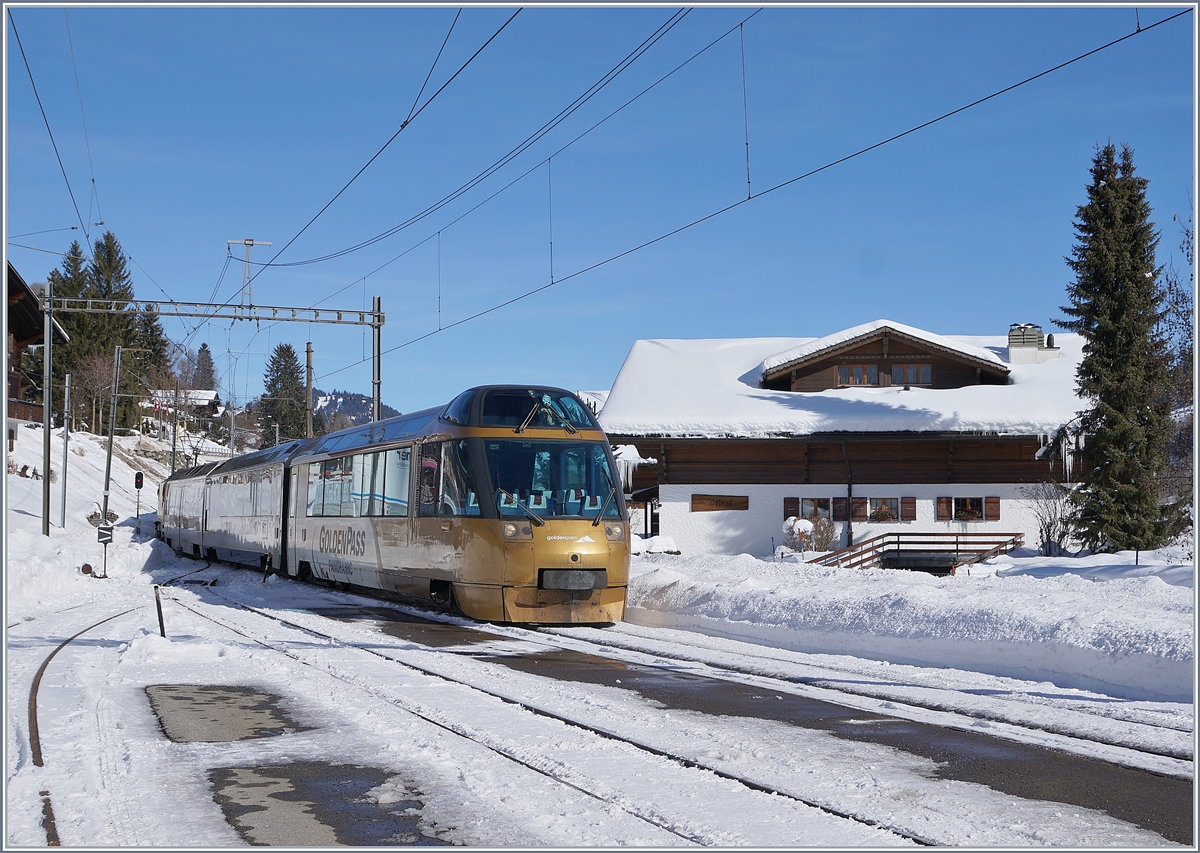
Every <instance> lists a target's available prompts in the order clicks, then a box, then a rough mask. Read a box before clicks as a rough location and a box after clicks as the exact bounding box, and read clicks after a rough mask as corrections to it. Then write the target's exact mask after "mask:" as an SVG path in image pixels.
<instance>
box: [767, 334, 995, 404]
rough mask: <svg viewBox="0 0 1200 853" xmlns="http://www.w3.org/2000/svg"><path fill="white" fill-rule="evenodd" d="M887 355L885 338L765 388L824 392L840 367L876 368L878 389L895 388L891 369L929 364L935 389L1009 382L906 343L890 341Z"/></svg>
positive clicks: (770, 382) (777, 378) (835, 379)
mask: <svg viewBox="0 0 1200 853" xmlns="http://www.w3.org/2000/svg"><path fill="white" fill-rule="evenodd" d="M887 344H888V345H887V354H886V355H885V354H884V345H883V338H882V337H879V338H876V339H874V340H870V341H867V342H865V343H863V344H861V345H859V346H857V347H853V348H851V349H846V350H843V351H841V352H839V353H837V354H835V355H831V356H830V357H828V358H825V359H821V360H820V361H815V362H813V363H811V364H805V365H802V366H801V367H800V368H798V369H797V370H795V371H794V373H795V376H794V378H793V377H792V375H791V372H789V373H786V374H783V375H779V376H775V377H774V378H773V379H771V380H768V381H765V382H764V383H763V385H764V387H766V388H773V389H775V390H780V391H824V390H826V389H829V388H837V387H838V370H837V369H838V365H842V364H850V365H854V364H862V365H867V364H873V365H876V366H877V367H878V368H879V385H880V386H881V387H887V386H890V385H891V384H892V365H893V364H895V363H900V364H929V365H931V366H932V373H933V375H932V380H933V384H932V386H930V387H933V388H963V387H965V386H968V385H979V384H984V385H989V384H1001V385H1002V384H1005V383H1006V382H1007V381H1008V379H1007V377H1006V376H1003V375H1000V374H999V373H991V372H989V371H987V370H982V371H980V370H978V369H977V368H976V367H975V366H974V365H972V364H968V363H966V362H964V361H959V360H956V359H954V358H951V357H948V356H945V355H941V354H939V353H932V352H930V351H929V350H927V349H921V348H919V347H917V346H914V345H913V344H910V343H908V342H907V341H902V340H897V339H896V338H889V339H888V342H887Z"/></svg>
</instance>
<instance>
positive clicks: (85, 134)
mask: <svg viewBox="0 0 1200 853" xmlns="http://www.w3.org/2000/svg"><path fill="white" fill-rule="evenodd" d="M63 23H64V24H66V27H67V46H68V47H69V48H70V50H71V70H72V71H73V72H75V95H76V96H77V97H78V98H79V120H80V122H81V123H82V124H83V144H84V147H85V148H86V149H87V157H88V171H89V172H90V173H91V176H92V194H91V197H89V198H88V221H89V222H91V220H92V206H91V205H92V201H93V199H94V200H95V202H96V216H97V217H98V218H99V220H100V221H99V222H97V223H96V224H97V225H103V224H104V212H103V211H102V210H101V209H100V190H99V189H98V188H97V187H96V167H95V166H94V165H93V164H92V143H91V141H90V140H89V139H88V132H87V118H86V117H85V116H84V114H83V90H82V89H81V88H80V86H79V68H78V66H76V64H75V43H74V41H73V40H72V38H71V22H70V20H68V19H67V10H66V9H63ZM83 235H84V236H85V237H87V238H88V239H89V240H90V239H91V235H90V234H88V232H87V231H86V230H85V231H84V232H83Z"/></svg>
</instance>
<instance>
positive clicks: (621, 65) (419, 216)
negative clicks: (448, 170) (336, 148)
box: [266, 9, 691, 267]
mask: <svg viewBox="0 0 1200 853" xmlns="http://www.w3.org/2000/svg"><path fill="white" fill-rule="evenodd" d="M689 12H691V9H680V10H678V11H676V12H675V13H674V14H673V15H672V16H671V17H670V18H668V19H667V21H665V22H664V23H663V24H662V25H660V26H659V28H658V29H657V30H655V31H654V32H653V33H651V34H650V35H649V36H647V37H646V39H645V40H644V41H643V42H642V43H641V44H639V45H638V46H637V47H636V48H634V49H633V50H632V51H631V52H630V53H629V54H627V55H626V56H625V58H623V59H622V60H621V61H620V62H618V63H617V64H616V65H615V66H614V67H613V68H611V69H610V70H609V71H607V72H606V73H605V74H604V75H603V76H602V77H601V78H600V79H599V80H597V81H596V82H595V83H593V84H592V85H591V86H590V87H588V89H587V90H585V91H584V92H583V94H581V95H579V96H578V97H577V98H576V99H575V100H574V101H572V102H571V103H570V104H568V105H567V106H566V107H563V109H562V110H560V111H559V113H558V114H557V115H555V116H554V117H553V118H551V119H549V120H548V121H547V122H546V123H545V124H543V125H542V126H541V127H540V128H538V129H537V130H536V131H534V132H533V133H532V134H530V135H529V136H528V137H526V139H525V140H524V141H523V142H521V143H520V144H518V145H517V146H516V147H514V148H512V149H511V150H510V151H509V152H508V153H507V154H505V155H504V156H502V157H500V158H499V159H498V160H496V161H495V162H494V163H492V164H491V165H490V166H488V167H487V168H486V169H484V170H483V171H481V172H480V173H479V174H477V175H475V177H473V178H471V179H470V180H468V181H467V182H466V183H464V184H463V185H462V186H460V187H459V188H458V189H456V190H454V191H453V192H451V193H449V194H448V195H446V196H444V197H443V198H442V199H440V200H439V201H436V202H434V203H433V204H431V205H429V206H428V207H426V208H425V209H424V210H422V211H420V212H419V213H416V214H414V215H413V216H411V217H409V218H408V219H406V220H405V221H403V222H401V223H400V224H399V225H396V226H393V227H392V228H389V229H388V230H387V231H384V232H381V233H379V234H376V235H375V236H373V237H370V238H368V239H366V240H363V241H361V242H359V243H356V244H354V245H353V246H348V247H347V248H345V249H340V250H338V251H336V252H330V253H328V254H325V255H321V256H319V257H315V258H306V259H304V260H299V261H288V262H287V263H278V264H277V263H275V262H274V258H272V259H271V261H269V262H268V263H267V264H266V265H269V266H277V267H295V266H305V265H307V264H316V263H323V262H324V261H329V260H333V259H334V258H340V257H342V256H343V255H348V254H350V253H352V252H357V251H359V250H360V249H365V248H366V247H368V246H372V245H374V244H375V243H378V242H379V241H380V240H385V239H387V238H388V237H391V236H393V235H395V234H398V233H399V232H401V231H403V230H404V229H406V228H409V227H411V226H412V225H415V224H416V223H417V222H420V221H421V220H423V219H425V218H426V217H428V216H430V215H431V214H433V213H435V212H437V211H438V210H441V209H442V208H443V207H445V206H446V205H447V204H450V203H451V202H452V201H455V200H456V199H458V198H459V197H461V196H462V195H464V194H465V193H467V192H469V191H470V190H472V189H474V188H475V187H476V186H478V185H479V184H480V183H482V182H483V181H485V180H486V179H487V178H489V177H491V176H492V175H493V174H495V173H496V172H497V171H499V170H500V169H502V168H503V167H504V166H506V165H508V164H509V163H510V162H512V161H513V160H514V159H516V158H517V157H518V156H520V155H521V154H523V153H524V152H525V151H527V150H528V149H529V148H530V147H531V146H533V145H534V144H535V143H537V142H538V141H539V140H540V139H542V138H543V137H544V136H545V135H546V134H547V133H549V132H550V131H551V130H553V129H554V128H556V127H558V125H560V124H562V122H563V121H565V120H566V119H567V118H568V117H570V116H571V115H572V114H573V113H574V112H575V111H576V110H578V109H579V108H580V107H582V106H583V105H584V104H586V103H587V102H588V101H590V100H591V99H592V98H593V97H595V95H597V94H598V93H599V92H600V91H601V90H603V89H604V88H605V87H606V86H607V85H608V84H609V83H611V82H612V81H613V80H614V79H616V77H617V76H619V75H620V74H621V73H622V72H623V71H624V70H625V69H626V68H628V67H629V66H630V65H632V64H633V63H634V62H635V61H636V60H637V59H638V58H640V57H641V56H642V55H643V54H644V53H645V52H646V51H648V50H649V49H650V48H651V47H653V46H654V44H655V43H656V42H658V41H659V39H661V38H662V37H663V36H665V35H666V34H667V33H668V32H670V31H671V30H672V29H673V28H674V27H675V25H676V24H678V23H679V22H680V21H681V20H683V18H684V17H686V16H687V15H688V13H689ZM541 163H542V161H539V162H538V166H537V167H535V168H538V167H540V166H541ZM277 257H278V256H277Z"/></svg>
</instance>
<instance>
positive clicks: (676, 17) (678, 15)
mask: <svg viewBox="0 0 1200 853" xmlns="http://www.w3.org/2000/svg"><path fill="white" fill-rule="evenodd" d="M517 11H518V12H519V11H520V9H518V10H517ZM690 11H691V10H690V9H681V10H678V11H677V12H675V13H674V14H673V15H672V16H671V18H669V19H668V20H667V21H666V22H665V23H663V24H662V25H660V26H659V28H658V29H657V30H655V31H654V32H653V33H652V34H651V35H650V36H648V37H647V38H646V39H645V40H644V41H643V42H642V43H641V44H640V45H639V46H638V47H637V48H635V49H634V51H632V52H631V53H630V54H629V55H627V56H626V57H625V58H624V59H623V60H622V61H621V62H620V63H618V64H617V66H616V67H614V68H613V69H612V70H610V71H609V72H608V73H607V74H606V75H605V76H604V77H602V78H601V79H600V80H599V81H597V83H595V84H593V86H592V87H590V88H589V89H588V90H587V91H585V92H584V94H583V95H580V96H579V98H577V99H576V101H574V102H572V104H570V105H568V107H566V108H564V110H562V111H561V112H560V113H559V116H556V119H557V120H558V121H555V120H554V119H552V120H551V121H552V122H554V124H551V123H549V122H548V123H547V125H544V126H543V128H541V129H540V135H536V136H535V137H531V138H530V140H527V143H528V144H527V145H525V147H526V148H527V147H528V145H531V144H533V142H536V141H537V139H540V138H541V136H544V135H545V133H546V132H548V131H549V130H550V129H552V128H553V126H557V124H558V123H561V120H562V119H565V118H566V117H567V116H569V115H570V114H571V113H572V112H574V111H575V110H576V109H578V108H579V107H580V106H582V105H583V104H584V103H586V102H587V100H588V99H590V98H591V97H592V96H593V95H594V94H595V93H596V92H598V91H600V89H602V88H603V87H604V86H605V85H607V84H608V83H609V82H611V80H612V79H613V78H615V76H616V75H617V74H619V73H620V72H621V71H623V70H624V69H625V68H627V67H628V66H629V65H630V64H631V63H632V62H633V61H634V60H636V59H637V58H638V57H639V56H641V54H642V53H645V51H646V50H648V49H649V48H650V47H652V46H653V45H654V43H655V42H657V41H658V40H659V39H660V38H662V36H664V35H666V33H667V32H669V31H670V30H671V29H672V28H673V27H674V26H675V24H677V23H678V22H679V21H680V20H682V19H683V17H684V16H686V15H687V14H688V12H690ZM758 11H761V9H760V10H758ZM758 11H756V12H754V13H753V14H751V15H750V16H749V17H747V18H746V19H744V20H749V18H752V17H754V15H756V14H758ZM515 16H516V15H515V13H514V15H513V17H515ZM455 20H457V16H456V18H455ZM511 21H512V18H509V19H508V21H506V22H505V26H507V25H508V23H509V22H511ZM743 23H744V21H743ZM453 26H454V25H453V23H452V24H451V31H452V30H453ZM502 29H503V27H501V30H502ZM733 29H736V27H734V28H733ZM733 29H731V30H729V31H728V32H726V33H725V34H724V35H723V36H721V38H724V37H725V36H727V35H728V34H729V32H732V31H733ZM499 32H500V30H497V32H496V33H495V34H494V35H493V36H492V38H493V39H494V38H495V36H496V35H498V34H499ZM446 39H447V40H448V39H449V33H447V36H446ZM719 40H720V39H717V40H716V41H713V42H712V43H710V44H709V45H708V46H706V47H705V48H703V49H701V50H700V51H698V52H697V53H696V54H693V56H692V57H690V58H689V59H687V60H685V61H684V62H683V63H681V64H680V65H679V66H676V68H675V70H674V71H672V72H669V73H668V74H666V75H664V76H663V77H661V78H660V79H659V80H658V81H657V82H655V83H654V84H652V85H651V86H650V87H647V88H646V89H644V90H643V91H642V92H641V93H639V94H638V95H636V96H635V97H634V98H632V99H630V100H629V101H627V102H626V103H625V104H624V105H622V106H621V107H618V108H617V109H616V110H614V111H613V112H611V113H609V114H608V115H607V116H605V118H603V119H601V120H600V121H599V122H597V123H596V124H594V125H592V126H591V127H590V128H588V130H586V131H584V132H583V133H581V134H579V135H578V136H576V137H575V138H574V139H573V140H571V142H569V143H567V145H565V146H563V147H562V148H561V149H559V151H562V150H565V149H566V147H568V146H569V145H572V144H574V143H575V142H578V141H579V140H580V139H582V138H583V137H584V136H585V135H586V134H587V133H590V132H591V131H592V130H595V129H596V128H597V127H599V126H600V125H601V124H603V123H604V122H605V121H607V120H608V119H610V118H612V117H613V116H614V115H616V114H617V113H618V112H620V110H622V109H624V108H625V107H627V106H629V104H631V103H633V101H635V100H637V98H639V97H641V96H642V95H644V94H645V93H646V92H648V91H650V89H652V88H653V87H654V86H656V85H658V84H659V83H661V82H662V81H663V80H665V79H667V77H669V76H671V74H673V73H675V71H678V70H679V69H680V68H682V67H683V66H684V65H686V64H687V63H688V62H691V61H692V60H693V59H695V58H696V57H697V56H699V55H700V54H701V53H703V52H704V51H705V50H708V49H709V48H710V47H712V46H713V45H714V44H716V43H717V41H719ZM490 41H491V39H489V42H490ZM486 46H487V43H485V44H484V45H483V47H486ZM444 47H445V42H443V48H444ZM483 47H481V48H480V49H479V50H478V51H476V53H475V55H474V56H478V54H479V52H480V51H482V50H483ZM439 56H440V51H439ZM474 56H472V59H473V58H474ZM436 62H437V59H436V58H435V60H434V63H435V64H436ZM469 62H470V60H468V62H467V63H465V64H464V65H463V66H462V67H461V68H459V72H461V71H462V70H463V68H465V67H466V64H469ZM459 72H455V76H457V74H458V73H459ZM427 79H428V78H427ZM451 80H453V77H451ZM449 82H450V80H448V81H446V83H445V84H443V85H442V87H441V89H444V88H445V87H446V85H448V84H449ZM441 89H439V90H438V92H440V91H441ZM438 92H435V93H434V94H433V95H431V96H430V98H429V100H427V101H426V102H425V104H424V105H422V106H421V108H420V110H417V111H416V112H417V114H419V113H420V112H421V111H422V110H424V109H425V107H426V106H428V105H429V103H430V101H432V100H433V98H434V97H436V96H437V94H438ZM419 99H420V96H419V94H418V100H419ZM413 117H414V118H415V114H414V115H413ZM401 129H403V126H402V128H401ZM397 133H399V131H397ZM394 138H395V136H393V139H394ZM389 142H390V140H389ZM385 147H386V146H385ZM381 150H382V149H381ZM520 150H524V149H523V148H522V149H520ZM516 153H520V151H517V152H516ZM556 153H558V152H556ZM510 154H512V152H510ZM377 156H378V155H377ZM513 156H515V154H514V155H513ZM552 156H553V155H552ZM508 160H511V156H510V157H509V158H508ZM504 162H507V160H504ZM368 165H369V164H368ZM493 166H494V167H495V166H496V164H493ZM540 167H541V163H538V164H537V165H536V166H534V167H532V169H530V171H533V170H535V169H538V168H540ZM364 168H365V167H364ZM494 170H495V169H494V168H493V169H492V171H494ZM360 174H361V170H360ZM489 174H490V172H489ZM527 174H528V172H526V173H525V174H523V175H522V176H521V177H524V176H525V175H527ZM516 180H520V178H517V179H516ZM515 182H516V181H513V182H510V183H509V184H507V185H506V186H505V187H504V188H502V189H501V190H499V191H498V192H497V193H493V194H492V195H491V196H489V197H488V198H487V199H484V201H483V202H481V203H480V204H479V205H475V206H474V207H472V208H471V209H470V210H468V211H467V212H466V213H464V214H462V215H461V216H459V217H456V218H455V219H454V220H452V221H451V222H450V225H453V224H455V223H457V222H458V221H460V220H461V219H462V218H463V217H464V216H466V215H468V214H470V213H471V212H473V211H474V210H477V209H478V208H479V207H480V205H481V204H483V203H486V202H487V201H489V200H491V199H492V198H494V197H495V196H496V195H498V194H499V193H500V192H503V191H504V189H507V188H508V187H509V186H512V183H515ZM475 183H478V181H476V182H475ZM472 185H473V184H472ZM343 189H344V188H343ZM463 191H465V190H464V189H463V188H460V190H459V191H456V192H457V194H458V195H461V194H462V192H463ZM455 197H457V195H456V196H455ZM327 206H328V205H327ZM434 209H435V208H431V209H429V210H428V211H427V212H426V213H424V214H421V215H419V218H424V217H425V216H426V215H428V214H429V213H432V212H433V211H434ZM318 215H319V214H318ZM314 219H315V217H314ZM413 221H419V219H418V220H413ZM310 224H311V223H310ZM410 224H411V223H410ZM306 227H307V226H306ZM405 227H407V226H405ZM447 227H449V226H447ZM440 230H441V229H439V231H438V232H434V233H433V234H430V235H429V236H428V237H426V238H424V239H423V240H421V241H419V242H418V243H416V244H414V245H413V246H410V247H409V248H408V249H406V250H404V251H403V252H401V253H400V254H398V255H396V256H395V257H393V258H392V259H391V260H388V261H386V262H384V263H383V264H381V265H380V266H379V267H376V268H375V269H374V270H372V271H371V272H369V273H367V274H366V275H364V276H362V277H361V278H356V279H355V280H354V281H351V282H349V283H348V284H346V285H344V286H343V287H341V288H338V289H337V290H335V291H332V292H331V293H329V294H327V295H326V296H324V297H322V298H321V299H319V300H318V301H316V302H314V303H313V304H312V305H311V306H309V307H310V308H315V307H317V306H319V305H321V304H322V303H324V302H326V301H328V300H329V299H332V298H333V297H335V296H337V295H338V294H340V293H342V292H344V291H346V290H348V289H349V288H350V287H352V286H354V285H355V284H357V283H359V282H360V281H361V282H365V280H366V279H367V278H368V277H369V276H371V275H374V274H375V273H377V272H379V271H380V270H382V269H384V268H385V267H387V266H388V265H390V264H392V263H394V262H395V261H397V260H399V259H400V258H402V257H404V256H405V255H407V254H409V253H410V252H412V251H413V250H415V249H417V248H418V247H420V246H422V245H424V244H425V243H427V242H428V241H430V240H432V239H434V238H437V239H438V258H439V316H440V302H441V299H440V289H441V284H440V282H441V273H440V258H441V238H440ZM294 239H295V238H293V240H294ZM284 248H286V246H285V247H284ZM280 251H281V252H282V249H281V250H280ZM278 256H279V255H278V253H277V254H276V256H275V257H278ZM251 263H252V264H253V265H254V266H257V267H259V272H260V273H261V272H262V270H263V269H264V268H266V267H268V266H276V267H284V266H297V265H300V264H301V263H304V262H295V263H285V264H279V263H274V259H272V260H271V261H265V262H263V261H254V262H251ZM227 265H228V260H227ZM223 275H224V270H222V276H223ZM257 276H258V273H255V275H254V276H253V277H252V279H253V278H256V277H257ZM218 284H219V283H218ZM214 295H215V292H214ZM210 301H211V299H210ZM271 325H274V324H271ZM365 360H366V357H365V356H364V357H363V359H362V361H365ZM360 363H361V362H360Z"/></svg>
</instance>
